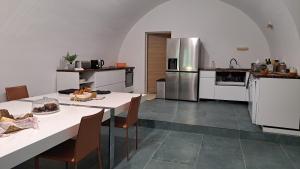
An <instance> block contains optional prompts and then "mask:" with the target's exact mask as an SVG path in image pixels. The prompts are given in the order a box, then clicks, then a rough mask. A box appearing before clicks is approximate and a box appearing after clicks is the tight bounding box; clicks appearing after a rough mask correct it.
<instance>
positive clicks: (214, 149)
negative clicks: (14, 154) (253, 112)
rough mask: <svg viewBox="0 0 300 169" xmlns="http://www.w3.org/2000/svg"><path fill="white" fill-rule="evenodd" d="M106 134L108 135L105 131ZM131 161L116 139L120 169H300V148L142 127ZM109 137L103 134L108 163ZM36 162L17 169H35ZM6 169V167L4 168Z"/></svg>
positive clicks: (56, 165)
mask: <svg viewBox="0 0 300 169" xmlns="http://www.w3.org/2000/svg"><path fill="white" fill-rule="evenodd" d="M103 133H105V132H103ZM130 135H131V137H132V138H131V140H130V147H131V150H132V151H131V154H130V155H131V159H130V160H129V161H127V160H126V159H125V151H124V148H122V145H123V143H124V132H123V131H122V130H118V132H117V137H116V145H117V147H116V152H115V157H116V159H117V160H116V162H117V164H116V167H115V168H116V169H258V168H261V169H299V168H300V162H299V160H298V159H299V156H300V147H299V146H287V145H280V144H275V143H270V142H263V141H253V140H244V139H236V138H228V137H219V136H211V135H204V134H194V133H186V132H176V131H168V130H161V129H150V128H144V127H140V130H139V142H140V144H139V149H138V151H133V150H134V139H133V138H134V130H131V132H130ZM106 140H107V137H106V135H105V134H104V135H103V142H102V146H103V150H102V154H103V157H104V161H106V160H107V158H106V157H107V156H105V154H106V152H107V149H106V148H105V147H107V141H106ZM33 168H34V167H33V160H28V161H26V162H25V163H23V164H21V165H19V166H17V167H15V169H33ZM63 168H64V164H63V163H61V162H56V161H50V160H41V169H63ZM97 168H98V165H97V157H96V154H91V155H90V156H88V157H87V158H86V159H84V160H83V161H82V162H81V163H80V164H79V169H97ZM1 169H2V168H1Z"/></svg>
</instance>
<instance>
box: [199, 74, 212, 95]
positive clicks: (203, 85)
mask: <svg viewBox="0 0 300 169" xmlns="http://www.w3.org/2000/svg"><path fill="white" fill-rule="evenodd" d="M199 85H200V86H199V97H200V99H215V78H200V80H199Z"/></svg>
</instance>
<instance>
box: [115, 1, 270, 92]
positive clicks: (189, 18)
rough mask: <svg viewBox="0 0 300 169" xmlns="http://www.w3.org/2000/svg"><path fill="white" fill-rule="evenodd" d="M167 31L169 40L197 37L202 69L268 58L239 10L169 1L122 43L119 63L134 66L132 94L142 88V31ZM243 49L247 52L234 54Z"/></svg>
mask: <svg viewBox="0 0 300 169" xmlns="http://www.w3.org/2000/svg"><path fill="white" fill-rule="evenodd" d="M155 31H171V32H172V37H200V38H201V40H202V42H203V45H204V49H205V52H204V57H205V64H206V66H207V65H209V63H210V62H211V61H212V60H214V61H216V65H217V67H228V62H229V60H230V58H232V57H236V58H237V59H238V61H239V63H240V65H241V66H242V67H250V63H251V62H254V61H255V60H256V59H257V58H260V59H262V58H265V57H270V52H269V47H268V44H267V41H266V39H265V37H264V36H263V34H262V32H261V31H260V29H259V28H258V27H257V25H256V24H255V23H254V22H253V21H252V20H251V19H250V18H249V17H248V16H247V15H245V14H244V13H243V12H241V11H240V10H238V9H236V8H234V7H232V6H230V5H228V4H225V3H223V2H221V1H219V0H185V1H182V0H172V1H168V2H166V3H164V4H162V5H160V6H158V7H156V8H155V9H153V10H152V11H151V12H149V13H148V14H147V15H145V16H144V17H143V18H142V19H140V20H139V21H138V22H137V23H136V25H135V26H134V27H133V28H132V29H131V30H130V32H129V33H128V34H127V36H126V38H125V40H124V41H123V44H122V47H121V50H120V53H119V61H124V62H127V63H128V64H130V65H134V66H136V70H135V79H134V83H135V87H136V91H138V92H144V87H145V81H144V79H145V32H155ZM239 46H247V47H249V48H250V51H249V52H237V51H236V47H239Z"/></svg>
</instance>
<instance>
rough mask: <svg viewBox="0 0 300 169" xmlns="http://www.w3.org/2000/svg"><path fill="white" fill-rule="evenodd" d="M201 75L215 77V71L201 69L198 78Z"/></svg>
mask: <svg viewBox="0 0 300 169" xmlns="http://www.w3.org/2000/svg"><path fill="white" fill-rule="evenodd" d="M202 77H211V78H215V77H216V71H204V70H201V71H200V78H202Z"/></svg>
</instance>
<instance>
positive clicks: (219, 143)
mask: <svg viewBox="0 0 300 169" xmlns="http://www.w3.org/2000/svg"><path fill="white" fill-rule="evenodd" d="M196 168H197V169H244V168H245V167H244V161H243V156H242V151H241V148H240V142H239V140H238V139H233V138H225V137H218V136H210V135H204V138H203V144H202V147H201V150H200V154H199V157H198V160H197V165H196Z"/></svg>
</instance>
